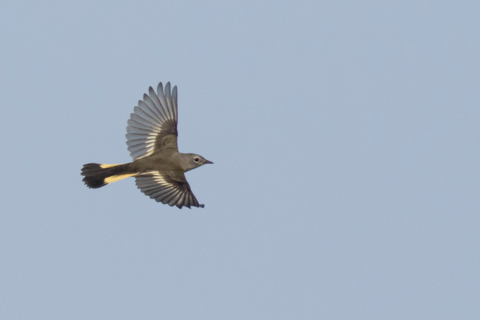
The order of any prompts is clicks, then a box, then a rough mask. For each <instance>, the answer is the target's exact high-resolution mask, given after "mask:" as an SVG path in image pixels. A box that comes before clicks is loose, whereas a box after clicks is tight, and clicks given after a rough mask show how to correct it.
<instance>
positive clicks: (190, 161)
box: [180, 153, 213, 172]
mask: <svg viewBox="0 0 480 320" xmlns="http://www.w3.org/2000/svg"><path fill="white" fill-rule="evenodd" d="M180 159H181V160H180V161H181V165H182V168H183V169H184V170H185V172H187V171H190V170H193V169H195V168H198V167H201V166H203V165H204V164H207V163H211V164H213V162H212V161H209V160H207V159H205V158H204V157H202V156H201V155H198V154H195V153H182V154H180Z"/></svg>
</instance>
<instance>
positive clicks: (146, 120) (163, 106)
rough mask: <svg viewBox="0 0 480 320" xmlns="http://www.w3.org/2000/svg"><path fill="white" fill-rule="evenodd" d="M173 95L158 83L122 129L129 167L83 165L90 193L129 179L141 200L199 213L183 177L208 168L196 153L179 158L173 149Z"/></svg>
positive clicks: (175, 93)
mask: <svg viewBox="0 0 480 320" xmlns="http://www.w3.org/2000/svg"><path fill="white" fill-rule="evenodd" d="M177 123H178V90H177V86H174V87H173V90H170V82H168V83H167V84H166V85H165V90H164V88H163V85H162V83H161V82H160V83H159V84H158V86H157V92H155V90H154V89H153V88H152V87H149V89H148V94H147V93H145V94H144V95H143V100H139V101H138V105H137V106H136V107H135V108H134V111H133V113H132V114H130V119H129V120H128V123H127V124H128V125H127V134H126V135H125V136H126V138H127V146H128V151H130V156H131V157H132V158H133V161H132V162H129V163H121V164H100V163H87V164H85V165H83V168H82V170H81V175H82V176H84V178H83V182H85V184H86V185H87V187H89V188H92V189H97V188H101V187H103V186H106V185H107V184H110V183H113V182H115V181H118V180H122V179H125V178H128V177H135V183H136V185H137V187H138V188H139V189H140V191H141V192H143V193H144V194H145V195H147V196H149V197H150V198H151V199H155V201H157V202H161V203H163V204H168V205H169V206H171V207H173V206H177V207H178V208H179V209H181V208H182V207H187V208H189V209H190V208H191V207H197V208H204V207H205V205H204V204H199V203H198V200H197V198H196V197H195V195H194V194H193V192H192V190H191V189H190V185H189V184H188V182H187V179H186V178H185V172H187V171H190V170H193V169H196V168H198V167H201V166H203V165H205V164H213V162H212V161H209V160H207V159H205V158H204V157H202V156H201V155H198V154H195V153H180V152H179V151H178V145H177V137H178V131H177Z"/></svg>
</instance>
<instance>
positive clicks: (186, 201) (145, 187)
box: [135, 171, 204, 209]
mask: <svg viewBox="0 0 480 320" xmlns="http://www.w3.org/2000/svg"><path fill="white" fill-rule="evenodd" d="M135 179H136V184H137V187H138V188H139V189H140V190H141V191H142V192H143V193H145V195H147V196H149V197H150V198H152V199H155V200H156V201H157V202H161V203H163V204H168V205H169V206H171V207H172V206H177V207H178V208H180V209H181V208H182V207H188V208H190V207H200V208H203V207H204V205H203V204H199V203H198V201H197V198H195V195H194V194H193V192H192V190H191V189H190V185H189V184H188V182H187V179H185V175H184V174H183V172H180V171H169V172H159V171H149V172H145V173H141V174H139V175H138V176H136V177H135Z"/></svg>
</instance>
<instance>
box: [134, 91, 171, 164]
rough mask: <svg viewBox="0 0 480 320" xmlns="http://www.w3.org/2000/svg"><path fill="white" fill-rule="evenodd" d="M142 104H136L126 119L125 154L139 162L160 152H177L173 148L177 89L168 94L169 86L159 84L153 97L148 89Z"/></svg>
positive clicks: (141, 101)
mask: <svg viewBox="0 0 480 320" xmlns="http://www.w3.org/2000/svg"><path fill="white" fill-rule="evenodd" d="M148 93H149V94H148V95H147V94H144V95H143V100H139V101H138V106H137V107H135V109H134V111H133V113H132V114H131V115H130V119H129V120H128V126H127V134H126V137H127V145H128V151H130V155H131V156H132V158H133V159H134V160H138V159H141V158H143V157H146V156H149V155H151V154H153V153H155V152H158V151H161V150H167V149H172V150H175V151H178V146H177V136H178V133H177V122H178V104H177V86H175V87H173V91H172V92H170V82H168V83H167V85H166V86H165V91H163V85H162V83H161V82H160V83H159V84H158V87H157V93H155V91H154V90H153V88H152V87H150V88H149V90H148Z"/></svg>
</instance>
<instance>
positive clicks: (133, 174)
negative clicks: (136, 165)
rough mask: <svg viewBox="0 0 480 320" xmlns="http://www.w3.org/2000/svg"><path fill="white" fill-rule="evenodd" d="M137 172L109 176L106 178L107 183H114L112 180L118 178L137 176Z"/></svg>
mask: <svg viewBox="0 0 480 320" xmlns="http://www.w3.org/2000/svg"><path fill="white" fill-rule="evenodd" d="M112 166H116V164H113V165H112ZM136 175H137V174H136V173H128V174H121V175H118V176H111V177H108V178H105V180H104V181H105V183H107V184H108V183H112V182H115V181H118V180H122V179H125V178H129V177H133V176H136Z"/></svg>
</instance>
